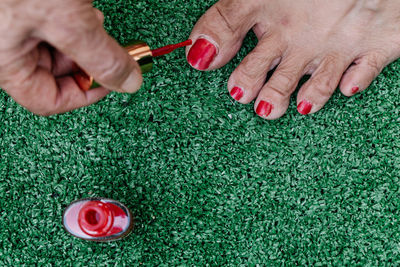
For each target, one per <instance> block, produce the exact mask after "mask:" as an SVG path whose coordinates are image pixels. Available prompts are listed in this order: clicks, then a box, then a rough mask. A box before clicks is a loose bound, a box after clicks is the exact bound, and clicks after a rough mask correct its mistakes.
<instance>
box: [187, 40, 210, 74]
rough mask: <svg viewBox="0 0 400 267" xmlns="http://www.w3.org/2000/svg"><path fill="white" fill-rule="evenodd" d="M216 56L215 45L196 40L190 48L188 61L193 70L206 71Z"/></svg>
mask: <svg viewBox="0 0 400 267" xmlns="http://www.w3.org/2000/svg"><path fill="white" fill-rule="evenodd" d="M216 55H217V48H216V47H215V45H213V44H212V43H210V42H209V41H207V40H206V39H198V40H197V41H196V42H195V43H194V45H193V46H192V48H190V51H189V55H188V61H189V64H190V65H192V67H193V68H195V69H198V70H206V69H208V67H209V66H210V64H211V62H212V61H213V60H214V58H215V56H216Z"/></svg>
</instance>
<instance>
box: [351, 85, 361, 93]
mask: <svg viewBox="0 0 400 267" xmlns="http://www.w3.org/2000/svg"><path fill="white" fill-rule="evenodd" d="M358 91H360V87H358V86H355V87H353V88H351V93H352V94H353V95H355V94H357V93H358Z"/></svg>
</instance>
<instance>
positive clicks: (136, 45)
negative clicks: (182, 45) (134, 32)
mask: <svg viewBox="0 0 400 267" xmlns="http://www.w3.org/2000/svg"><path fill="white" fill-rule="evenodd" d="M125 49H126V51H127V52H128V54H129V55H130V56H131V57H132V58H133V59H134V60H135V61H136V62H137V63H138V64H139V66H140V69H141V70H142V73H143V74H144V73H148V72H150V71H151V69H152V68H153V54H152V52H151V48H150V47H149V46H148V45H147V44H146V43H145V42H143V41H138V40H135V41H132V42H130V43H129V44H128V45H127V46H126V47H125ZM73 77H74V79H75V81H76V83H77V84H78V85H79V87H80V88H81V89H82V90H83V91H88V90H90V89H93V88H98V87H100V86H101V85H100V84H99V83H97V82H96V81H95V80H93V77H91V76H90V75H88V74H86V72H85V71H83V70H79V71H77V72H76V73H74V74H73Z"/></svg>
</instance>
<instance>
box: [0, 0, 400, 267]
mask: <svg viewBox="0 0 400 267" xmlns="http://www.w3.org/2000/svg"><path fill="white" fill-rule="evenodd" d="M213 2H214V1H210V0H207V1H194V0H186V1H177V0H175V1H167V0H159V1H148V0H138V1H131V0H118V1H117V0H101V1H97V2H95V5H96V6H97V7H98V8H99V9H101V10H102V11H103V12H104V13H105V19H106V21H105V27H106V29H107V31H109V33H110V34H111V35H112V36H113V37H115V38H116V39H117V40H118V41H119V42H120V43H127V42H128V41H129V40H131V39H142V40H145V41H147V42H148V43H149V44H150V45H151V46H152V47H158V46H161V45H164V44H168V43H174V42H179V41H182V40H184V39H185V38H187V37H188V35H189V34H190V31H191V29H192V27H193V25H194V24H195V22H196V21H197V19H198V18H199V17H200V16H201V15H202V14H203V13H204V12H205V11H206V10H207V9H208V8H209V7H210V6H211V5H212V4H213ZM255 44H256V39H255V37H254V35H252V34H250V35H249V36H248V37H247V39H246V41H245V45H244V47H243V49H242V50H241V51H240V53H239V54H238V55H237V57H235V59H234V60H233V61H232V62H230V63H229V64H228V65H227V66H225V67H224V68H222V69H220V70H217V71H213V72H199V71H196V70H194V69H192V68H190V66H189V65H188V64H187V63H186V61H185V57H184V51H183V50H182V49H181V50H179V51H177V52H176V53H174V54H171V55H168V56H166V57H164V58H160V59H156V64H155V68H154V70H153V71H152V72H151V73H149V74H146V76H145V83H144V85H143V88H142V89H141V91H140V92H138V93H137V94H135V95H129V94H117V93H112V94H110V95H109V96H107V97H106V98H105V99H104V100H102V101H101V102H99V103H97V104H95V105H93V106H90V107H87V108H83V109H80V110H77V111H73V112H70V113H67V114H63V115H58V116H52V117H49V118H43V117H38V116H35V115H32V114H31V113H29V112H27V111H26V110H24V109H23V108H21V107H20V106H19V105H17V104H16V103H15V102H14V101H13V100H12V99H10V98H9V97H8V96H7V95H6V94H5V93H4V92H1V93H0V118H1V131H0V157H1V162H0V244H1V246H0V265H13V266H16V265H21V264H24V265H48V266H50V265H55V266H69V265H77V266H79V265H81V266H87V265H90V266H93V265H116V266H124V265H125V266H138V265H145V266H155V265H164V266H174V265H201V266H203V265H214V266H215V265H223V264H229V265H239V264H244V265H253V264H257V263H263V264H268V265H316V266H322V265H330V264H331V265H345V264H347V265H351V266H354V265H371V266H376V265H383V264H387V265H399V264H400V195H399V193H400V181H399V176H400V150H399V149H400V117H399V114H400V109H399V105H400V91H399V88H400V62H395V63H393V64H391V65H390V66H389V67H387V68H386V69H385V70H384V71H383V73H382V74H381V75H380V76H379V77H378V79H377V80H376V81H374V83H373V84H372V85H371V87H370V88H369V89H368V90H367V91H365V92H364V93H362V94H360V95H357V96H356V97H353V98H347V97H344V96H342V95H341V94H340V93H339V92H337V93H335V95H334V96H333V97H332V99H331V100H330V101H329V103H328V104H327V105H326V107H325V108H324V109H323V110H322V111H321V112H319V113H317V114H315V115H312V116H301V115H299V114H298V113H297V111H296V103H295V101H294V98H293V99H292V101H291V104H290V107H289V110H288V112H287V114H286V115H285V116H284V117H283V118H282V119H280V120H277V121H264V120H262V119H260V118H258V117H257V116H256V115H255V114H254V112H253V105H252V104H251V105H241V104H238V103H235V102H234V101H233V100H232V99H231V98H230V97H229V95H228V92H227V89H226V83H227V80H228V78H229V75H230V73H231V72H232V71H233V70H234V68H235V66H237V65H238V63H239V62H240V61H241V59H243V57H244V56H245V55H246V54H247V53H248V52H249V51H250V50H251V49H252V48H253V47H254V45H255ZM92 196H103V197H108V198H112V199H116V200H119V201H121V202H122V203H124V204H125V205H127V206H128V207H129V208H130V209H131V210H132V212H133V214H134V216H135V220H136V225H135V228H134V231H133V232H132V234H131V235H130V236H129V237H128V238H126V239H124V240H121V241H118V242H114V243H101V244H98V243H90V242H87V241H82V240H79V239H76V238H74V237H72V236H70V235H69V234H67V233H66V232H65V231H64V229H63V227H62V223H61V220H62V213H63V210H64V208H65V207H66V206H67V205H68V204H69V203H70V202H72V201H74V200H76V199H79V198H86V197H92Z"/></svg>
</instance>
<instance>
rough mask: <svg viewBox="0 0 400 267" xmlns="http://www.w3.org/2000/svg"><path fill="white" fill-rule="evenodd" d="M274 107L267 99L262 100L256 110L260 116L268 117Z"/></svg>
mask: <svg viewBox="0 0 400 267" xmlns="http://www.w3.org/2000/svg"><path fill="white" fill-rule="evenodd" d="M273 108H274V107H273V106H272V105H271V104H270V103H268V102H265V101H260V103H259V104H258V106H257V109H256V112H257V114H258V116H261V117H268V116H269V114H271V111H272V109H273Z"/></svg>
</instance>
